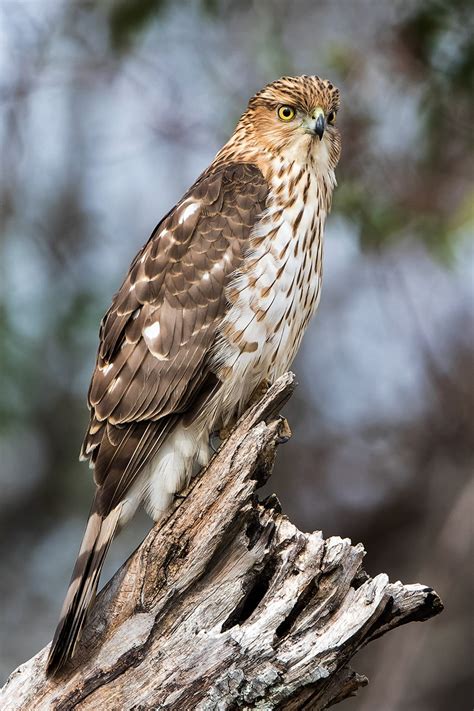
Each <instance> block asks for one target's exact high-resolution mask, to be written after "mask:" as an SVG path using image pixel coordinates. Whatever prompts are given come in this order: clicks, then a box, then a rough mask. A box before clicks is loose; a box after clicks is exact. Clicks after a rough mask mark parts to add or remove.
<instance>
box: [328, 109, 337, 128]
mask: <svg viewBox="0 0 474 711" xmlns="http://www.w3.org/2000/svg"><path fill="white" fill-rule="evenodd" d="M327 122H328V124H329V125H330V126H334V124H335V123H336V112H335V111H330V112H329V113H328V115H327Z"/></svg>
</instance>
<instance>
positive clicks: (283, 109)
mask: <svg viewBox="0 0 474 711" xmlns="http://www.w3.org/2000/svg"><path fill="white" fill-rule="evenodd" d="M277 113H278V118H279V119H281V120H282V121H291V119H293V118H295V113H296V112H295V110H294V108H293V107H292V106H280V107H279V109H278V111H277Z"/></svg>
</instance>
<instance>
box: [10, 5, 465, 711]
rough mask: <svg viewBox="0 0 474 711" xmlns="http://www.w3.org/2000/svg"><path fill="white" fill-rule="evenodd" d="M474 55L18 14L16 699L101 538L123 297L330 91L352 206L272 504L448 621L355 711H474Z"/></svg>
mask: <svg viewBox="0 0 474 711" xmlns="http://www.w3.org/2000/svg"><path fill="white" fill-rule="evenodd" d="M473 37H474V32H473V17H472V5H471V2H470V1H469V0H451V2H448V1H446V2H443V1H442V0H413V1H409V0H407V1H405V2H400V1H398V2H397V1H396V0H379V1H378V2H375V1H374V0H336V1H335V0H327V1H326V0H317V1H315V0H295V1H294V2H291V3H290V2H283V1H281V2H280V1H279V0H275V1H272V2H270V1H269V0H260V1H259V2H257V1H256V0H255V1H254V2H250V1H248V2H245V1H244V2H236V1H234V2H230V1H227V0H202V1H197V0H196V1H195V2H186V3H183V2H165V1H164V0H133V1H132V0H103V1H102V2H92V0H90V1H85V0H84V1H82V2H79V1H77V2H73V1H72V0H69V1H66V0H29V1H28V0H0V110H1V121H0V146H1V165H2V171H1V177H0V225H1V229H0V235H1V245H2V246H1V262H0V264H1V266H0V268H1V274H0V289H1V302H0V358H1V378H2V381H1V384H0V447H1V455H0V468H1V469H0V597H1V604H0V616H1V617H0V636H1V645H0V677H1V679H2V680H3V679H5V678H6V677H7V675H8V674H9V673H10V672H11V671H12V670H13V669H14V668H15V667H16V666H17V665H18V664H19V663H21V662H23V661H25V660H26V659H27V658H29V657H30V656H31V655H33V654H34V653H35V652H36V651H38V650H39V648H40V647H42V646H43V645H44V644H46V643H47V642H48V641H49V639H50V638H51V635H52V633H53V630H54V626H55V624H56V621H57V616H58V612H59V607H60V605H61V602H62V599H63V595H64V592H65V589H66V586H67V583H68V581H69V575H70V572H71V568H72V565H73V561H74V558H75V555H76V552H77V549H78V546H79V542H80V539H81V536H82V531H83V527H84V524H85V518H86V515H87V511H88V508H89V503H90V498H91V493H92V482H91V476H90V472H89V470H88V468H87V466H86V465H85V464H79V462H78V461H77V455H78V451H79V446H80V443H81V440H82V436H83V433H84V430H85V427H86V423H87V419H88V414H87V409H86V404H85V403H86V393H87V387H88V381H89V377H90V375H91V372H92V368H93V364H94V360H95V353H96V346H97V334H98V326H99V321H100V319H101V317H102V315H103V313H104V312H105V310H106V309H107V308H108V306H109V303H110V300H111V297H112V294H113V293H114V291H115V290H116V289H117V287H118V286H119V284H120V282H121V280H122V277H123V275H124V273H125V270H126V269H127V267H128V265H129V262H130V260H131V259H132V257H133V256H134V255H135V253H136V251H137V250H138V248H139V247H140V246H141V245H142V244H143V243H144V242H145V241H146V239H147V238H148V236H149V234H150V233H151V231H152V229H153V227H154V226H155V224H156V223H157V222H158V221H159V219H160V218H161V217H162V215H163V214H164V213H165V212H167V211H168V209H169V208H170V207H171V206H172V205H173V204H174V203H175V202H176V201H177V200H178V199H179V198H180V196H181V195H182V193H183V191H184V190H185V189H186V188H187V187H188V186H189V185H191V183H192V182H193V181H194V180H195V178H196V177H197V176H198V174H199V173H200V172H201V170H203V169H204V168H205V167H206V166H207V165H208V164H209V162H210V161H211V160H212V158H213V156H214V154H215V153H216V152H217V150H218V149H219V148H220V146H221V145H222V144H223V143H224V142H225V141H226V139H227V138H228V136H229V135H230V133H231V132H232V130H233V128H234V125H235V123H236V121H237V119H238V117H239V115H240V113H241V112H242V111H243V109H244V108H245V106H246V102H247V100H248V98H249V97H250V96H251V95H252V94H253V93H254V92H255V91H256V90H258V89H259V88H261V87H262V86H263V85H264V84H266V83H267V82H269V81H272V80H274V79H276V78H277V77H279V76H280V75H282V74H302V73H308V74H313V73H316V74H319V75H321V76H323V77H327V78H329V79H330V80H331V81H333V82H334V83H335V84H337V85H338V86H339V87H340V88H341V92H342V97H343V104H342V109H341V111H340V115H339V118H338V122H339V125H340V129H341V132H342V135H343V157H342V161H341V164H340V166H339V169H338V180H339V186H340V187H339V188H338V189H337V192H336V194H335V200H334V209H333V213H332V215H331V217H330V220H329V223H328V226H327V230H326V244H325V284H324V289H323V297H322V301H321V305H320V308H319V311H318V314H317V317H316V319H315V320H314V321H313V323H312V325H311V327H310V329H309V332H308V333H307V335H306V337H305V340H304V343H303V347H302V349H301V351H300V354H299V355H298V358H297V361H296V362H295V364H294V370H295V372H296V373H297V376H298V380H299V383H300V387H299V388H298V390H297V393H296V395H295V397H294V398H293V400H292V402H291V403H290V404H289V405H288V407H287V410H286V414H287V416H288V418H289V421H290V424H291V427H292V430H293V433H294V435H293V438H292V440H291V441H290V442H289V443H288V444H287V445H286V446H285V447H281V448H280V451H279V458H278V462H277V466H276V470H275V473H274V476H273V478H272V480H271V482H270V487H271V489H272V490H274V491H275V492H276V493H277V494H278V496H279V498H280V500H281V502H282V505H283V508H284V511H285V512H286V513H287V514H288V515H289V516H290V518H291V519H292V520H293V521H294V522H295V523H296V524H298V525H299V527H300V528H302V529H303V530H314V529H322V530H323V531H324V533H325V534H326V535H329V534H337V535H341V536H348V537H350V538H351V539H352V540H353V541H354V542H357V541H363V542H364V544H365V546H366V549H367V551H368V554H367V557H366V568H367V570H368V572H369V573H372V574H375V573H377V572H381V571H386V572H387V573H389V575H390V577H391V578H392V580H398V579H401V580H403V581H404V582H423V583H426V584H428V585H431V586H433V587H434V588H436V590H437V591H438V592H439V593H440V595H441V596H442V598H443V599H444V602H445V605H446V610H445V612H444V613H443V614H442V615H441V616H440V617H438V618H436V619H435V620H433V621H430V622H428V623H425V624H423V625H415V624H413V625H411V626H408V627H405V628H402V629H400V630H397V631H395V632H393V633H391V634H390V635H389V636H387V637H386V638H385V637H384V638H383V639H381V640H379V641H378V642H376V643H374V644H372V645H371V646H370V648H367V650H364V651H363V652H362V653H361V654H360V655H359V657H358V658H357V659H356V660H355V661H354V667H355V668H356V669H357V670H358V671H359V672H362V673H366V674H367V675H368V676H369V678H370V682H371V683H370V686H369V687H368V688H367V689H365V690H363V691H361V692H360V694H359V697H358V698H357V699H355V700H349V701H346V702H344V703H343V704H342V708H344V707H345V708H346V709H347V710H348V711H350V710H351V709H354V710H357V709H358V710H362V711H380V710H383V711H401V710H402V709H403V711H437V710H438V709H439V710H440V711H441V710H443V711H444V710H445V709H448V708H449V709H450V710H451V709H452V710H455V711H457V710H458V709H468V708H469V709H470V708H472V696H471V698H470V694H471V690H472V683H471V678H470V670H471V660H472V643H471V641H470V640H469V638H468V629H469V623H470V621H471V620H472V615H471V600H472V592H473V590H472V585H471V584H472V577H471V576H470V572H469V571H470V568H471V565H472V557H471V556H470V542H471V538H470V537H471V520H472V515H473V512H474V484H473V480H472V471H473V444H474V417H473V414H474V409H473V405H474V378H473V362H474V361H473V355H474V338H473V336H474V318H473V308H472V307H473V304H474V278H473V277H474V271H473V268H474V267H473V265H474V262H473V256H474V255H473V243H472V241H470V237H471V233H472V227H473V215H474V209H473V204H474V202H473V197H474V195H473V181H472V178H473V154H472V139H473V132H472V119H473V113H472V103H471V101H472V96H473V94H472V91H473V70H474V42H473ZM148 527H149V522H148V520H147V519H146V518H145V517H144V516H139V517H137V519H136V520H135V522H134V525H133V526H130V527H129V528H128V529H127V530H126V531H125V532H124V533H123V534H122V535H121V537H120V538H119V539H118V540H117V541H116V543H115V545H114V548H113V550H112V551H111V554H110V558H109V561H108V564H107V567H106V571H105V576H110V575H111V574H112V573H113V571H114V570H115V569H116V568H117V567H118V566H119V565H120V564H121V562H122V561H123V560H124V559H125V557H126V556H127V555H128V553H129V552H130V551H131V550H132V549H133V547H134V546H135V545H136V544H137V543H138V542H139V541H140V540H141V538H142V537H143V535H144V533H145V532H146V530H147V529H148Z"/></svg>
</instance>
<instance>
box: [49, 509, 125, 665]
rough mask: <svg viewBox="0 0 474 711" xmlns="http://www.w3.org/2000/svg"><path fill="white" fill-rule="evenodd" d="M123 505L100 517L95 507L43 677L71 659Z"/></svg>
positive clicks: (93, 596) (92, 599) (88, 523)
mask: <svg viewBox="0 0 474 711" xmlns="http://www.w3.org/2000/svg"><path fill="white" fill-rule="evenodd" d="M121 508H122V506H121V505H119V506H117V507H116V508H115V509H113V510H112V511H111V512H110V513H109V514H108V515H107V516H106V517H105V518H103V517H102V516H101V515H100V514H99V513H97V511H95V508H94V506H93V507H92V511H91V514H90V516H89V520H88V522H87V526H86V530H85V533H84V538H83V539H82V544H81V548H80V551H79V555H78V557H77V560H76V564H75V566H74V570H73V573H72V577H71V582H70V583H69V588H68V591H67V593H66V598H65V600H64V603H63V607H62V610H61V616H60V619H59V623H58V626H57V628H56V632H55V633H54V638H53V641H52V643H51V648H50V651H49V656H48V661H47V666H46V674H48V675H49V676H53V675H54V674H56V672H58V671H59V670H60V669H61V667H62V666H63V665H64V664H65V663H66V662H67V661H68V660H69V659H70V658H71V657H72V656H73V654H74V649H75V647H76V643H77V641H78V639H79V638H80V635H81V632H82V628H83V626H84V622H85V619H86V615H87V612H88V610H89V608H90V606H91V604H92V602H93V601H94V598H95V594H96V591H97V585H98V583H99V577H100V572H101V570H102V566H103V564H104V560H105V556H106V555H107V551H108V549H109V546H110V544H111V542H112V539H113V537H114V535H115V532H116V529H117V523H118V520H119V517H120V511H121Z"/></svg>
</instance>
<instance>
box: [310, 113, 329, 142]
mask: <svg viewBox="0 0 474 711" xmlns="http://www.w3.org/2000/svg"><path fill="white" fill-rule="evenodd" d="M325 128H326V120H325V118H324V111H323V109H321V108H319V107H318V108H317V109H316V110H315V111H314V113H313V114H312V116H311V119H310V120H308V121H307V122H306V129H307V132H308V133H311V135H313V136H318V137H319V140H320V141H322V140H323V135H324V129H325Z"/></svg>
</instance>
